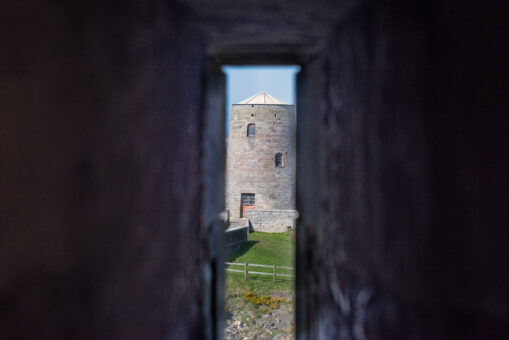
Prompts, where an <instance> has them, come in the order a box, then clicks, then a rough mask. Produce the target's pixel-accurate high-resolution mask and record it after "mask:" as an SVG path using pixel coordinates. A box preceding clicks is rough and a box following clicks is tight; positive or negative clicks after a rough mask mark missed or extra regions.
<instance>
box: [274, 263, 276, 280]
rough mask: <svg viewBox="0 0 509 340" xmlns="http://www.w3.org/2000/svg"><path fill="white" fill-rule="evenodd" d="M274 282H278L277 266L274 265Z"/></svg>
mask: <svg viewBox="0 0 509 340" xmlns="http://www.w3.org/2000/svg"><path fill="white" fill-rule="evenodd" d="M274 282H276V265H274Z"/></svg>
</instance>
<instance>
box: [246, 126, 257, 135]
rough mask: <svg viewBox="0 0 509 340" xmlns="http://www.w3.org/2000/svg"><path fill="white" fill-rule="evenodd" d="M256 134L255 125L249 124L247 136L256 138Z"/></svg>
mask: <svg viewBox="0 0 509 340" xmlns="http://www.w3.org/2000/svg"><path fill="white" fill-rule="evenodd" d="M255 132H256V129H255V125H254V124H252V123H251V124H249V125H248V126H247V135H248V137H249V136H254V135H255Z"/></svg>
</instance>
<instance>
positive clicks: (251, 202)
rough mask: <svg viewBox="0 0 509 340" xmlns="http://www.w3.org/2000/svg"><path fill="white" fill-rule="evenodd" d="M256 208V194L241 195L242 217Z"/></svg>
mask: <svg viewBox="0 0 509 340" xmlns="http://www.w3.org/2000/svg"><path fill="white" fill-rule="evenodd" d="M254 208H255V194H241V197H240V217H241V218H243V217H245V216H246V210H252V209H254Z"/></svg>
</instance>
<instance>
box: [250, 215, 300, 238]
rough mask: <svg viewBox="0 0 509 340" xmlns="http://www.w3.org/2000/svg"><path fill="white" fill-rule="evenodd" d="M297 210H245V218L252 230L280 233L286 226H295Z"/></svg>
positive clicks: (286, 228)
mask: <svg viewBox="0 0 509 340" xmlns="http://www.w3.org/2000/svg"><path fill="white" fill-rule="evenodd" d="M298 216H299V214H298V213H297V210H247V211H246V218H247V219H248V220H249V222H250V223H251V226H252V227H253V229H254V231H263V232H266V233H281V232H284V231H286V230H288V227H291V228H295V220H296V219H297V217H298Z"/></svg>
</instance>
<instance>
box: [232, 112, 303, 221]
mask: <svg viewBox="0 0 509 340" xmlns="http://www.w3.org/2000/svg"><path fill="white" fill-rule="evenodd" d="M250 123H254V124H255V127H256V133H255V136H249V137H248V136H247V126H248V124H250ZM278 152H280V153H282V154H283V166H282V167H276V166H275V155H276V153H278ZM241 193H253V194H255V207H256V209H258V210H263V209H266V210H271V209H294V208H295V113H294V106H293V105H266V104H247V105H233V107H232V113H231V118H230V136H229V139H228V154H227V169H226V209H228V210H230V218H231V219H232V220H235V219H238V218H239V217H240V209H241V201H240V200H241Z"/></svg>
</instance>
